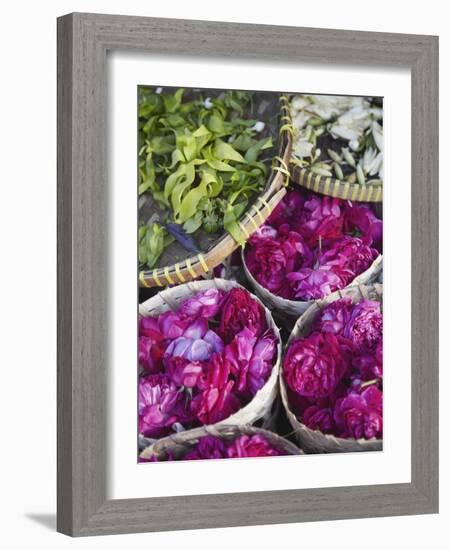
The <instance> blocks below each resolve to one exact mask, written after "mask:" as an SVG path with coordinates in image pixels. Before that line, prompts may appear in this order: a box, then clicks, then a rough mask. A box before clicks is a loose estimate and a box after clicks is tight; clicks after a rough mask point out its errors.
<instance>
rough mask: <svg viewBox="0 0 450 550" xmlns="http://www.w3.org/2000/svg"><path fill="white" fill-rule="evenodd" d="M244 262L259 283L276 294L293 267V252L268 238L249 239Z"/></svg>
mask: <svg viewBox="0 0 450 550" xmlns="http://www.w3.org/2000/svg"><path fill="white" fill-rule="evenodd" d="M245 263H246V264H247V268H248V270H249V271H250V273H251V274H252V275H253V277H254V278H255V279H256V280H257V281H258V283H259V284H260V285H262V286H263V287H264V288H267V289H268V290H270V292H273V293H275V294H277V293H278V292H279V291H280V290H281V288H282V286H283V284H284V282H285V278H286V273H288V272H289V271H290V270H292V269H293V267H294V263H295V253H294V254H292V251H291V250H284V249H283V247H282V246H280V243H279V242H278V241H275V240H272V239H270V238H266V239H262V238H258V239H250V241H249V246H247V248H246V251H245Z"/></svg>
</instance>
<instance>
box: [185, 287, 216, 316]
mask: <svg viewBox="0 0 450 550" xmlns="http://www.w3.org/2000/svg"><path fill="white" fill-rule="evenodd" d="M223 297H224V293H223V291H222V290H218V289H217V288H209V289H208V290H205V291H203V292H199V293H198V294H195V296H192V297H191V298H189V299H188V300H185V301H184V302H183V304H182V305H181V307H180V309H179V310H178V313H179V314H180V316H181V317H183V318H185V317H190V318H197V317H204V318H205V319H209V318H211V317H214V316H215V315H217V314H218V313H219V311H220V308H221V306H222V300H223Z"/></svg>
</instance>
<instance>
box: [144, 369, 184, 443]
mask: <svg viewBox="0 0 450 550" xmlns="http://www.w3.org/2000/svg"><path fill="white" fill-rule="evenodd" d="M180 399H181V395H180V392H179V391H178V388H177V387H176V385H175V384H174V383H173V382H172V380H171V379H170V378H169V377H168V376H165V375H163V374H150V375H148V376H144V377H142V378H140V380H139V433H142V434H143V435H144V436H146V437H154V438H158V437H162V436H163V435H166V434H167V433H168V432H169V431H170V427H171V426H172V424H174V423H175V422H177V421H178V414H177V412H178V406H179V404H180Z"/></svg>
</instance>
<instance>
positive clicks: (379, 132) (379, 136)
mask: <svg viewBox="0 0 450 550" xmlns="http://www.w3.org/2000/svg"><path fill="white" fill-rule="evenodd" d="M372 135H373V139H374V141H375V143H376V145H377V147H378V149H379V150H380V151H382V150H383V128H382V127H381V126H380V125H379V124H378V122H377V121H376V120H374V121H373V122H372Z"/></svg>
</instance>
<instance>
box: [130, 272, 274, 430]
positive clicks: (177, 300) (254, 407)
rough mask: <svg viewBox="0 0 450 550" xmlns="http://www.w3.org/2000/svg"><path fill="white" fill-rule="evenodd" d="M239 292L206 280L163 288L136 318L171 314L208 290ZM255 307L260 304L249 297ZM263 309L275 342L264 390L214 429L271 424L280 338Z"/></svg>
mask: <svg viewBox="0 0 450 550" xmlns="http://www.w3.org/2000/svg"><path fill="white" fill-rule="evenodd" d="M235 287H237V288H243V287H242V286H241V285H239V284H238V283H236V282H234V281H226V280H225V279H210V280H205V281H191V282H188V283H185V284H183V285H178V286H175V287H171V288H167V289H166V290H162V291H161V292H159V293H158V294H156V295H155V296H153V297H152V298H150V299H149V300H147V301H146V302H144V303H143V304H141V305H140V306H139V314H140V315H141V316H143V317H149V316H156V315H160V314H161V313H163V312H165V311H168V310H172V311H176V310H177V309H178V308H179V307H180V305H181V304H182V302H184V301H185V300H186V299H187V298H189V297H190V296H193V295H195V294H198V293H199V292H203V291H205V290H208V289H209V288H217V289H220V290H225V291H227V290H231V289H232V288H235ZM253 298H254V299H255V300H257V301H258V302H259V303H261V302H260V300H259V299H258V298H257V297H255V296H253ZM261 305H262V306H263V308H264V313H265V316H266V321H267V325H268V326H269V328H271V329H272V330H273V331H274V333H275V336H276V337H277V338H278V346H277V358H276V361H275V363H274V365H273V368H272V372H271V374H270V376H269V378H268V379H267V382H266V383H265V384H264V386H263V387H262V388H261V389H260V390H259V391H257V392H256V394H255V395H254V396H253V399H252V400H251V401H250V402H249V403H247V405H245V406H244V407H242V409H240V410H239V411H237V412H236V413H234V414H233V415H231V416H230V417H228V418H225V419H224V420H222V421H221V422H219V423H218V424H216V426H217V425H228V424H231V425H238V426H240V425H246V424H250V425H251V424H254V423H255V422H257V421H259V420H261V422H262V426H263V427H265V426H266V425H269V424H270V423H271V417H272V414H273V404H274V401H275V399H276V397H277V394H278V376H279V371H280V364H281V338H280V333H279V330H278V327H277V326H276V324H275V323H274V321H273V319H272V315H271V313H270V311H269V310H268V309H267V308H266V307H265V306H264V304H262V303H261Z"/></svg>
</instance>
